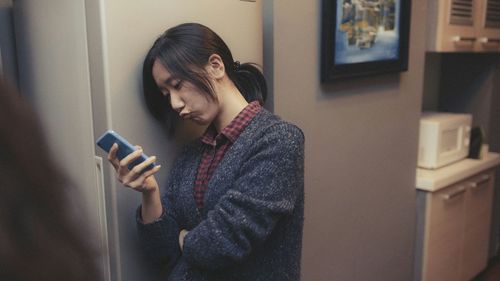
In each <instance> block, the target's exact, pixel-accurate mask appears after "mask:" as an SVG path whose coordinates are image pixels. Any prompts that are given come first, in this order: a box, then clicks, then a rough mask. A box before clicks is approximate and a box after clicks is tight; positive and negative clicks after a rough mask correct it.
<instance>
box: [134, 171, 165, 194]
mask: <svg viewBox="0 0 500 281" xmlns="http://www.w3.org/2000/svg"><path fill="white" fill-rule="evenodd" d="M160 168H161V165H157V166H155V167H154V168H153V169H151V170H148V171H146V172H144V173H142V174H141V175H139V176H138V177H137V178H136V179H135V180H133V181H131V182H129V183H128V184H127V186H128V187H130V188H132V189H135V190H137V191H140V192H144V191H147V190H150V189H153V188H155V185H156V181H152V182H153V184H151V181H148V179H149V178H150V177H151V176H153V175H154V174H156V173H157V172H158V171H159V170H160Z"/></svg>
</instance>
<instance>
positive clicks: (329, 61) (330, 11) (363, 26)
mask: <svg viewBox="0 0 500 281" xmlns="http://www.w3.org/2000/svg"><path fill="white" fill-rule="evenodd" d="M410 7H411V0H323V7H322V36H321V81H322V82H329V81H334V80H339V79H345V78H353V77H360V76H368V75H375V74H382V73H391V72H401V71H405V70H407V69H408V45H409V42H408V41H409V32H410V14H411V13H410Z"/></svg>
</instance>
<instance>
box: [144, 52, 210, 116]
mask: <svg viewBox="0 0 500 281" xmlns="http://www.w3.org/2000/svg"><path fill="white" fill-rule="evenodd" d="M152 73H153V78H154V80H155V82H156V85H157V86H158V89H160V91H161V93H162V94H163V95H164V96H166V97H168V98H169V100H170V105H171V106H172V109H173V110H175V111H177V113H178V114H179V116H180V117H181V118H182V119H184V120H191V121H193V122H195V123H197V124H199V125H208V124H210V123H212V121H213V120H214V119H215V117H216V116H217V114H218V113H219V104H218V103H217V101H215V100H212V99H211V98H210V97H209V96H207V94H204V93H203V92H202V91H201V90H200V89H198V88H197V87H196V86H194V85H193V84H192V83H190V82H188V81H184V80H181V79H180V78H178V77H175V75H172V74H171V73H170V72H169V71H168V70H167V69H166V68H165V67H164V66H163V64H161V62H160V61H159V60H155V62H154V63H153V69H152Z"/></svg>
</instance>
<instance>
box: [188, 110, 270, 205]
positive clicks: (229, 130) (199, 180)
mask: <svg viewBox="0 0 500 281" xmlns="http://www.w3.org/2000/svg"><path fill="white" fill-rule="evenodd" d="M261 108H262V107H261V106H260V104H259V102H258V101H254V102H251V103H250V104H248V105H247V106H246V107H245V108H244V109H243V110H242V111H241V112H240V113H239V114H238V115H237V116H236V117H235V118H234V119H233V121H231V123H229V125H227V126H226V127H225V128H224V129H222V131H221V132H220V133H219V134H217V131H216V130H215V128H214V127H213V126H210V127H209V128H208V129H207V131H206V132H205V133H204V134H203V136H202V138H201V141H202V143H204V144H205V145H204V150H203V155H202V157H201V162H200V165H199V166H198V173H197V175H196V180H195V182H194V199H195V201H196V206H197V207H198V209H202V208H203V198H204V196H205V192H206V191H207V189H208V182H209V181H210V179H211V178H212V175H213V173H214V171H215V168H217V166H218V165H219V163H220V162H221V161H222V158H223V157H224V154H225V153H226V151H227V150H228V149H229V148H230V147H231V145H232V144H233V143H234V142H235V141H236V139H237V138H238V136H239V135H240V133H241V132H243V130H244V129H245V128H246V126H247V125H248V123H250V121H251V120H252V119H253V118H254V117H255V115H257V113H258V112H259V111H260V110H261Z"/></svg>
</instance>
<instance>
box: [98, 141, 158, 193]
mask: <svg viewBox="0 0 500 281" xmlns="http://www.w3.org/2000/svg"><path fill="white" fill-rule="evenodd" d="M136 147H137V150H136V151H134V152H132V153H130V154H129V155H127V156H126V157H125V158H123V159H122V160H121V161H120V160H119V159H118V158H117V157H116V152H117V151H118V144H116V143H115V144H113V146H111V149H110V150H109V154H108V160H109V162H110V163H111V165H113V167H114V168H115V170H116V178H117V179H118V181H119V182H120V183H122V184H123V185H125V186H127V187H129V188H132V189H134V190H137V191H139V192H142V193H143V194H145V193H150V192H151V191H157V190H158V189H159V188H158V183H157V182H156V179H155V177H154V176H153V175H154V174H156V173H157V172H158V171H159V170H160V167H161V166H160V165H157V166H155V167H154V168H153V169H151V170H148V171H145V172H144V173H141V171H142V170H143V169H144V168H146V167H147V166H148V165H150V164H152V163H154V162H155V160H156V156H151V157H149V158H148V159H146V160H145V161H144V162H142V163H140V164H138V165H136V166H134V167H133V168H132V170H129V169H128V165H129V164H130V163H132V162H133V161H134V160H136V159H137V158H139V157H140V156H141V154H142V148H141V147H140V146H136Z"/></svg>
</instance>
